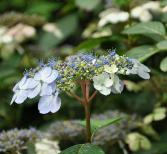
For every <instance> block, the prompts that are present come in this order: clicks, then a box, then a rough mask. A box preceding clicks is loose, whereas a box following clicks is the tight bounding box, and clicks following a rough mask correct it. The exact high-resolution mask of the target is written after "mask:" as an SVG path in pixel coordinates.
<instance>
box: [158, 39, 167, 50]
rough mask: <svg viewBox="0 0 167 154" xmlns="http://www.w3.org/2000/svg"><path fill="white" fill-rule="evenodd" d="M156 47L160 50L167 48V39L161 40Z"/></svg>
mask: <svg viewBox="0 0 167 154" xmlns="http://www.w3.org/2000/svg"><path fill="white" fill-rule="evenodd" d="M156 47H157V48H158V49H160V50H167V40H163V41H160V42H159V43H157V44H156Z"/></svg>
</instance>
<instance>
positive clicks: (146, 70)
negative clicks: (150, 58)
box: [140, 63, 150, 72]
mask: <svg viewBox="0 0 167 154" xmlns="http://www.w3.org/2000/svg"><path fill="white" fill-rule="evenodd" d="M140 68H141V69H143V71H144V72H150V69H149V68H148V67H147V66H145V65H143V64H141V63H140Z"/></svg>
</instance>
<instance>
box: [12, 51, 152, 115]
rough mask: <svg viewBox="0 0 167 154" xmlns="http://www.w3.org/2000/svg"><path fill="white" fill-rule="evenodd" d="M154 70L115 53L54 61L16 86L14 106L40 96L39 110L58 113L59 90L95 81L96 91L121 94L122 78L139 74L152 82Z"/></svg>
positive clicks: (44, 112)
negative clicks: (151, 76) (151, 77)
mask: <svg viewBox="0 0 167 154" xmlns="http://www.w3.org/2000/svg"><path fill="white" fill-rule="evenodd" d="M149 72H150V69H149V68H148V67H146V66H145V65H143V64H141V63H140V62H139V61H138V60H136V59H130V58H128V57H126V56H119V55H118V54H116V52H115V51H110V52H109V53H108V54H107V55H103V56H93V55H92V54H76V55H73V56H70V57H68V58H67V59H66V60H65V61H64V62H62V61H60V60H57V61H55V59H50V60H49V62H48V63H47V64H44V63H43V61H41V62H40V64H39V67H37V68H36V69H32V70H30V71H29V72H26V73H25V74H24V76H23V78H22V79H21V80H20V81H19V82H18V83H17V84H16V85H15V86H14V88H13V91H14V96H13V98H12V101H11V104H12V103H13V102H16V103H17V104H21V103H23V102H24V101H25V100H26V99H27V98H30V99H32V98H34V97H36V96H40V97H41V98H40V100H39V104H38V109H39V112H40V113H42V114H46V113H49V112H52V113H54V112H57V111H58V110H59V108H60V106H61V100H60V98H59V97H58V94H59V91H65V92H69V93H70V92H71V90H72V89H74V87H75V86H76V84H77V83H79V82H78V81H81V80H84V81H88V80H90V81H93V86H94V88H95V89H96V90H97V91H99V92H100V93H101V94H103V95H109V94H110V93H121V92H122V90H123V88H124V83H123V81H121V80H120V79H119V75H120V74H122V75H130V74H137V75H138V76H140V77H141V78H143V79H149V78H150V75H149Z"/></svg>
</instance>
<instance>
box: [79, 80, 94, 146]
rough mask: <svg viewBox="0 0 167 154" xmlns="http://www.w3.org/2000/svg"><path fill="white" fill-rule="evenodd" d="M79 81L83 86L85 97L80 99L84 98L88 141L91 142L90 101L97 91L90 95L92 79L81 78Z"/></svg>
mask: <svg viewBox="0 0 167 154" xmlns="http://www.w3.org/2000/svg"><path fill="white" fill-rule="evenodd" d="M78 83H79V84H80V86H81V89H82V94H83V98H80V99H78V100H82V102H81V103H82V104H83V106H84V109H85V120H86V135H87V142H89V143H90V142H91V136H92V132H91V121H90V117H91V116H90V107H91V106H90V105H91V104H90V101H91V100H92V99H93V98H94V97H95V96H96V94H97V91H95V92H94V93H93V94H92V95H91V96H89V92H90V81H89V80H80V81H78Z"/></svg>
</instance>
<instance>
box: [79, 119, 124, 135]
mask: <svg viewBox="0 0 167 154" xmlns="http://www.w3.org/2000/svg"><path fill="white" fill-rule="evenodd" d="M121 119H122V118H121V117H118V118H112V119H107V120H91V131H92V133H94V132H95V131H97V130H99V129H101V128H104V127H106V126H109V125H111V124H115V123H117V122H118V121H120V120H121ZM80 123H81V124H82V125H84V126H86V122H85V121H81V122H80Z"/></svg>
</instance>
